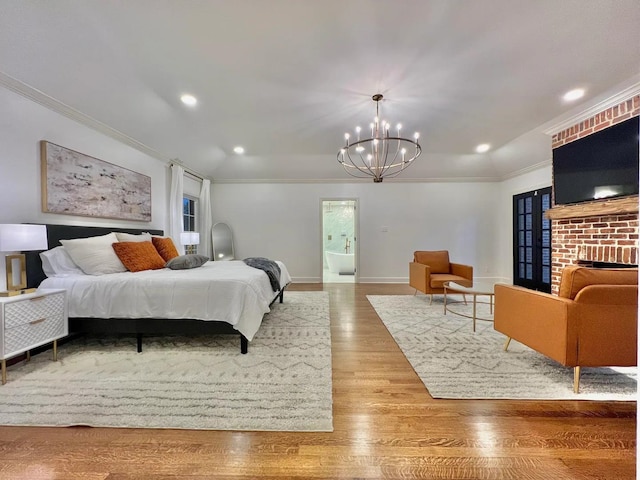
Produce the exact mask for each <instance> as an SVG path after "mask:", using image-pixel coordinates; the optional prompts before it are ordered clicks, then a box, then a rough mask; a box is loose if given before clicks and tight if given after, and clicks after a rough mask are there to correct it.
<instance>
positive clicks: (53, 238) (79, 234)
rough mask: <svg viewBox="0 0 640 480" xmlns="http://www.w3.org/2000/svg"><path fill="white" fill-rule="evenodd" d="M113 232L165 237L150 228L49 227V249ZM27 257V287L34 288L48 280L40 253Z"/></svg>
mask: <svg viewBox="0 0 640 480" xmlns="http://www.w3.org/2000/svg"><path fill="white" fill-rule="evenodd" d="M111 232H124V233H133V234H140V233H142V232H149V233H151V234H152V235H163V234H164V232H163V231H162V230H151V229H148V228H142V229H140V228H122V227H84V226H81V225H47V243H48V245H49V248H50V249H51V248H54V247H57V246H59V245H62V244H61V243H60V240H71V239H73V238H87V237H97V236H100V235H106V234H108V233H111ZM25 255H26V257H27V287H28V288H34V287H37V286H38V285H40V282H42V280H44V279H45V278H46V275H45V274H44V272H43V271H42V260H40V252H37V251H36V252H25Z"/></svg>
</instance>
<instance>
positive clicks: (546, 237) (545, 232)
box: [542, 230, 551, 247]
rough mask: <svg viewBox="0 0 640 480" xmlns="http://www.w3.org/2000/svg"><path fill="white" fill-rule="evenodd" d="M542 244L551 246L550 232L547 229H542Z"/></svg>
mask: <svg viewBox="0 0 640 480" xmlns="http://www.w3.org/2000/svg"><path fill="white" fill-rule="evenodd" d="M542 246H543V247H550V246H551V232H550V231H549V230H543V231H542Z"/></svg>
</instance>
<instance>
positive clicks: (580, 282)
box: [494, 266, 638, 393]
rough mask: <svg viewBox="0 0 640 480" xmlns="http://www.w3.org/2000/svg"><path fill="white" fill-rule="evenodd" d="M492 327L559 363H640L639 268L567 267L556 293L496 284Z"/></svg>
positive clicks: (577, 367)
mask: <svg viewBox="0 0 640 480" xmlns="http://www.w3.org/2000/svg"><path fill="white" fill-rule="evenodd" d="M494 312H495V313H494V329H495V330H497V331H498V332H501V333H504V334H505V335H506V336H507V340H506V343H505V345H504V349H505V350H507V348H508V347H509V342H510V341H511V339H514V340H517V341H518V342H520V343H522V344H524V345H527V346H528V347H530V348H532V349H533V350H536V351H538V352H539V353H542V354H543V355H546V356H547V357H549V358H551V359H553V360H555V361H557V362H558V363H560V364H562V365H564V366H566V367H573V368H574V378H573V390H574V392H575V393H578V391H579V388H580V367H627V366H636V365H638V270H637V269H594V268H586V267H577V266H573V267H567V268H565V269H564V270H563V272H562V277H561V281H560V289H559V292H558V295H552V294H549V293H543V292H537V291H534V290H528V289H526V288H523V287H517V286H513V285H496V287H495V310H494Z"/></svg>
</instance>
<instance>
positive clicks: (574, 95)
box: [562, 88, 584, 102]
mask: <svg viewBox="0 0 640 480" xmlns="http://www.w3.org/2000/svg"><path fill="white" fill-rule="evenodd" d="M582 97H584V88H574V89H573V90H569V91H568V92H567V93H565V94H564V95H563V96H562V99H563V100H564V101H565V102H573V101H574V100H578V99H579V98H582Z"/></svg>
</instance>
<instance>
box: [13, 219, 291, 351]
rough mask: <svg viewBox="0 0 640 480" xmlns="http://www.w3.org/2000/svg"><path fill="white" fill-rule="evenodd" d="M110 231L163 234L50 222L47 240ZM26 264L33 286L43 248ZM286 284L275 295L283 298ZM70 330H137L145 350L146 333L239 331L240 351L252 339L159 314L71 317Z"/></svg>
mask: <svg viewBox="0 0 640 480" xmlns="http://www.w3.org/2000/svg"><path fill="white" fill-rule="evenodd" d="M110 232H125V233H132V234H140V233H142V232H149V233H151V234H152V235H163V231H162V230H150V229H134V228H120V227H84V226H76V225H47V242H48V245H49V248H54V247H57V246H59V245H61V243H60V240H61V239H73V238H86V237H96V236H99V235H106V234H108V233H110ZM25 255H26V267H27V286H28V287H29V288H34V287H37V286H38V285H40V282H42V280H44V279H45V278H46V275H45V274H44V272H43V270H42V261H41V259H40V252H39V251H36V252H25ZM285 287H286V286H283V287H282V288H281V289H280V291H279V292H278V293H277V295H276V296H275V297H274V299H273V301H272V302H271V304H273V302H275V301H276V299H278V298H279V299H280V303H282V302H283V300H284V289H285ZM69 333H106V334H135V335H136V337H137V344H138V352H142V336H143V335H168V334H190V335H192V334H235V335H240V351H241V352H242V353H243V354H244V353H247V351H248V348H249V341H248V340H247V338H246V337H245V336H244V335H242V334H239V333H238V331H237V330H235V329H234V328H233V326H232V325H231V324H229V323H226V322H223V321H203V320H193V319H178V320H176V319H159V318H77V317H76V318H69Z"/></svg>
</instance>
